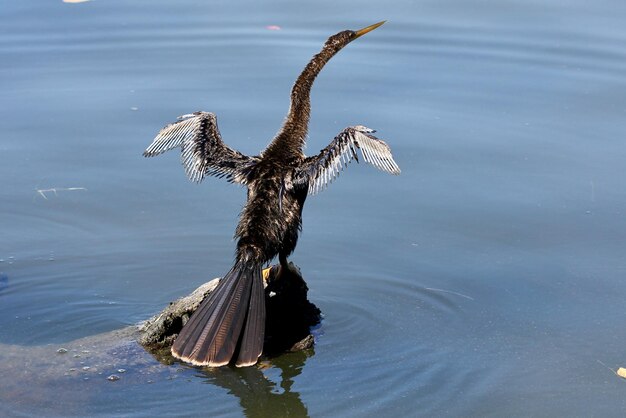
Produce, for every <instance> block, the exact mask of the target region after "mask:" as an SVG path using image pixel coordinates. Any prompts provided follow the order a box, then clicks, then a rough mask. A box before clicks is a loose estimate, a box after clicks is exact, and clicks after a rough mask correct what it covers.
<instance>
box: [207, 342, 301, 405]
mask: <svg viewBox="0 0 626 418" xmlns="http://www.w3.org/2000/svg"><path fill="white" fill-rule="evenodd" d="M312 354H313V350H312V349H309V350H304V351H298V352H295V353H289V354H285V355H282V356H280V357H277V358H274V359H272V360H271V361H270V362H269V367H264V366H265V365H266V364H267V363H265V362H263V363H261V364H260V366H259V367H243V368H234V367H220V368H217V369H205V370H203V372H202V375H201V377H204V378H206V380H207V382H208V383H211V384H214V385H217V386H220V387H223V388H224V389H227V390H228V392H229V393H231V394H233V395H235V396H236V397H237V398H238V399H239V404H240V405H241V408H242V409H243V411H244V413H245V414H246V416H248V417H268V416H278V417H284V416H296V417H306V416H308V411H307V407H306V405H305V404H304V402H302V399H300V394H299V393H298V392H294V391H292V390H291V387H292V385H293V383H294V378H295V377H296V376H298V375H300V373H302V368H303V367H304V363H305V362H306V359H307V358H308V357H309V356H311V355H312ZM273 371H279V372H280V374H279V376H278V378H279V379H280V381H279V382H275V381H274V380H273V377H270V375H272V372H273Z"/></svg>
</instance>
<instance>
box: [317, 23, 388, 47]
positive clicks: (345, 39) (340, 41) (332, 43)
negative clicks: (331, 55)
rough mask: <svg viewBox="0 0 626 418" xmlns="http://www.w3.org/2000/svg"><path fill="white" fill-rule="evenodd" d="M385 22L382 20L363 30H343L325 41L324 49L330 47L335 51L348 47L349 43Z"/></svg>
mask: <svg viewBox="0 0 626 418" xmlns="http://www.w3.org/2000/svg"><path fill="white" fill-rule="evenodd" d="M385 22H386V21H385V20H383V21H382V22H378V23H374V24H373V25H370V26H367V27H364V28H363V29H359V30H344V31H341V32H339V33H337V34H335V35H333V36H331V37H330V38H328V40H327V41H326V45H325V46H326V47H330V48H332V49H334V50H336V51H338V50H340V49H341V48H343V47H344V46H346V45H348V44H349V43H350V42H352V41H354V40H355V39H357V38H359V37H361V36H363V35H365V34H366V33H368V32H371V31H373V30H374V29H376V28H377V27H379V26H380V25H382V24H383V23H385Z"/></svg>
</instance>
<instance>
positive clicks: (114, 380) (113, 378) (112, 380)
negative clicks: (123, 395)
mask: <svg viewBox="0 0 626 418" xmlns="http://www.w3.org/2000/svg"><path fill="white" fill-rule="evenodd" d="M120 379H121V377H119V376H118V375H116V374H112V375H111V376H109V377H107V380H108V381H109V382H117V381H118V380H120Z"/></svg>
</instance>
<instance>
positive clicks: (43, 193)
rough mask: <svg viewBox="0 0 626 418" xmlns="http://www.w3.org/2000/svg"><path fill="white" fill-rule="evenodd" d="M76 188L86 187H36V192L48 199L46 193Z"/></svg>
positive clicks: (56, 192) (70, 190) (83, 188)
mask: <svg viewBox="0 0 626 418" xmlns="http://www.w3.org/2000/svg"><path fill="white" fill-rule="evenodd" d="M76 190H87V189H86V188H85V187H51V188H50V189H36V191H37V193H39V194H40V195H41V196H42V197H43V198H44V199H46V200H48V196H46V193H54V195H55V196H58V192H73V191H76ZM9 258H11V257H9Z"/></svg>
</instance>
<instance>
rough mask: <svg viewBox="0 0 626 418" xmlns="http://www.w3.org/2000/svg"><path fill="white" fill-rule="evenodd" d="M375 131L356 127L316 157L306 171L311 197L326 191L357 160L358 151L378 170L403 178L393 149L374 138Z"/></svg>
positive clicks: (349, 129) (338, 136)
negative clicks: (392, 152)
mask: <svg viewBox="0 0 626 418" xmlns="http://www.w3.org/2000/svg"><path fill="white" fill-rule="evenodd" d="M372 132H374V131H373V130H371V129H369V128H366V127H364V126H353V127H349V128H346V129H344V130H343V131H342V132H341V133H340V134H339V135H337V137H336V138H335V139H334V140H333V142H331V143H330V145H329V146H328V147H326V148H325V149H324V150H322V151H321V152H320V154H319V155H318V156H317V157H314V158H313V159H312V161H311V162H310V166H309V167H308V168H306V169H305V172H306V173H307V177H308V181H309V194H316V193H318V192H319V191H321V190H323V189H325V188H326V187H327V186H328V185H329V184H330V183H331V182H332V181H333V180H334V179H335V178H336V177H337V176H338V175H339V173H340V172H341V171H343V169H344V167H347V165H348V163H350V162H351V161H352V160H353V159H356V160H357V161H358V158H357V149H359V150H360V151H361V156H362V157H363V160H364V161H365V162H367V163H369V164H372V165H373V166H374V167H376V168H378V169H380V170H383V171H386V172H388V173H391V174H396V175H397V174H400V168H399V167H398V165H397V164H396V162H395V161H394V160H393V156H392V155H391V149H390V148H389V146H388V145H387V144H386V143H385V142H384V141H381V140H380V139H378V138H376V137H375V136H373V135H371V133H372Z"/></svg>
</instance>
